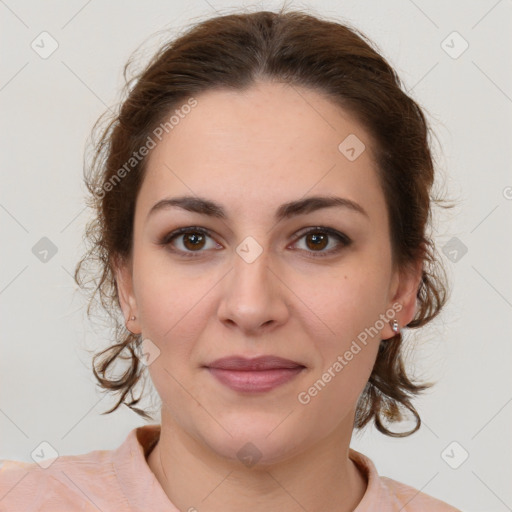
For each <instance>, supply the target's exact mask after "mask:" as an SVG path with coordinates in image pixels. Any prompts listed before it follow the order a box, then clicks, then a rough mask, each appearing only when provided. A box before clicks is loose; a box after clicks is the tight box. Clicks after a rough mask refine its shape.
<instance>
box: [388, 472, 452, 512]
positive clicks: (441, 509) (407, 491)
mask: <svg viewBox="0 0 512 512" xmlns="http://www.w3.org/2000/svg"><path fill="white" fill-rule="evenodd" d="M379 479H380V483H381V487H382V488H383V489H385V490H386V491H387V492H388V493H389V496H390V499H391V500H392V501H393V502H394V503H396V505H397V506H398V505H400V508H399V509H397V510H403V512H406V511H407V512H425V511H428V512H461V510H460V509H458V508H455V507H453V506H452V505H449V504H448V503H446V502H444V501H441V500H439V499H437V498H434V497H433V496H430V495H428V494H425V493H423V492H421V491H419V490H418V489H416V488H414V487H411V486H410V485H407V484H404V483H402V482H398V481H396V480H393V479H391V478H388V477H385V476H381V477H379Z"/></svg>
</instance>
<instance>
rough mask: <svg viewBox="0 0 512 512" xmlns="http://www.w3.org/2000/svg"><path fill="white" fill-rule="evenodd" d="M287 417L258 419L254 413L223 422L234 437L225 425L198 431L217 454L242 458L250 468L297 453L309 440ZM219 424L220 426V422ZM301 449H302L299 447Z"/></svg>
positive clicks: (236, 458) (242, 462) (274, 461)
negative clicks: (223, 427) (295, 428)
mask: <svg viewBox="0 0 512 512" xmlns="http://www.w3.org/2000/svg"><path fill="white" fill-rule="evenodd" d="M285 417H286V415H285V416H284V417H279V418H277V417H274V416H272V417H267V418H262V419H257V418H256V417H255V415H254V414H252V415H245V416H243V417H240V416H239V417H238V418H233V417H232V418H230V420H229V421H228V422H226V421H225V419H224V421H221V422H220V423H221V424H222V425H224V426H225V428H226V430H228V431H229V433H230V434H231V436H230V435H229V434H228V433H226V431H225V430H224V429H222V428H220V427H219V428H208V429H207V430H203V431H201V432H199V435H200V437H201V439H202V442H203V443H204V444H206V445H208V446H209V448H210V449H211V450H212V451H213V452H215V453H216V454H217V455H219V456H221V457H224V458H226V459H230V460H234V461H239V462H240V463H241V464H242V465H241V466H240V467H241V468H243V466H246V467H247V468H252V467H253V466H255V465H257V466H259V467H261V466H270V465H273V464H277V463H280V462H284V461H286V460H287V459H289V458H291V457H293V456H294V455H296V454H298V453H299V452H300V451H302V449H303V443H304V442H305V441H306V440H305V439H303V436H301V433H300V432H297V431H296V430H293V424H292V422H289V423H287V422H288V421H289V420H290V418H288V420H285V421H283V419H284V418H285ZM217 426H218V425H217ZM299 448H300V449H299Z"/></svg>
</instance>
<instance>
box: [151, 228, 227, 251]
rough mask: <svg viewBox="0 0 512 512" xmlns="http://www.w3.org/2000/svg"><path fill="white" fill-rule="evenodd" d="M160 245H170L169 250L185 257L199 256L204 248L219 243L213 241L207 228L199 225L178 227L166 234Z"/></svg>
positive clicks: (215, 246) (213, 246)
mask: <svg viewBox="0 0 512 512" xmlns="http://www.w3.org/2000/svg"><path fill="white" fill-rule="evenodd" d="M208 239H211V240H212V243H211V246H210V247H207V244H208ZM159 244H160V245H164V246H170V250H171V251H173V252H176V253H179V254H180V255H182V256H185V257H195V256H200V255H201V253H203V252H205V250H206V249H208V248H211V249H215V248H217V247H221V246H219V244H217V243H215V242H213V239H212V237H211V235H210V233H209V231H208V230H206V229H204V228H199V227H193V226H191V227H186V228H180V229H177V230H176V231H173V232H172V233H169V234H168V235H166V236H165V237H164V238H163V239H162V240H161V241H160V242H159ZM203 249H205V250H203Z"/></svg>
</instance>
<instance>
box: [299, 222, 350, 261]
mask: <svg viewBox="0 0 512 512" xmlns="http://www.w3.org/2000/svg"><path fill="white" fill-rule="evenodd" d="M332 238H334V239H335V240H337V242H338V243H337V244H334V247H333V248H331V249H329V250H325V248H326V247H328V246H329V245H330V244H331V239H332ZM302 239H304V240H305V245H306V249H304V250H305V251H306V252H309V253H312V254H313V253H315V254H313V257H323V256H330V255H333V254H335V253H337V252H339V251H341V249H343V248H344V247H347V246H349V245H350V244H351V243H352V240H351V239H350V238H349V237H348V236H346V235H344V234H343V233H340V232H338V231H336V230H334V229H331V228H322V227H315V228H312V229H309V230H308V231H306V233H303V234H302V236H300V237H299V238H298V239H297V240H298V241H299V240H302ZM331 245H332V244H331Z"/></svg>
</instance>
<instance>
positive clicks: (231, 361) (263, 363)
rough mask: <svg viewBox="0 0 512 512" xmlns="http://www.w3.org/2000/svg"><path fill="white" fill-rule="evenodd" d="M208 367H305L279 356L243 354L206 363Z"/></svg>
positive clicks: (240, 368)
mask: <svg viewBox="0 0 512 512" xmlns="http://www.w3.org/2000/svg"><path fill="white" fill-rule="evenodd" d="M206 366H207V367H208V368H217V369H219V370H233V371H248V372H254V371H264V370H277V369H293V368H304V365H303V364H300V363H298V362H296V361H292V360H290V359H284V358H282V357H277V356H260V357H256V358H252V359H247V358H245V357H241V356H231V357H223V358H221V359H217V360H216V361H214V362H213V363H210V364H208V365H206Z"/></svg>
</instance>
